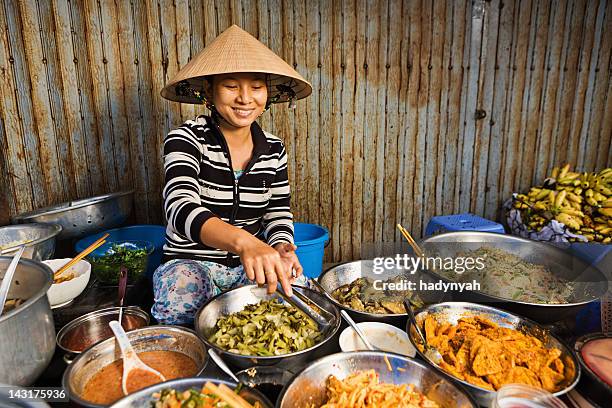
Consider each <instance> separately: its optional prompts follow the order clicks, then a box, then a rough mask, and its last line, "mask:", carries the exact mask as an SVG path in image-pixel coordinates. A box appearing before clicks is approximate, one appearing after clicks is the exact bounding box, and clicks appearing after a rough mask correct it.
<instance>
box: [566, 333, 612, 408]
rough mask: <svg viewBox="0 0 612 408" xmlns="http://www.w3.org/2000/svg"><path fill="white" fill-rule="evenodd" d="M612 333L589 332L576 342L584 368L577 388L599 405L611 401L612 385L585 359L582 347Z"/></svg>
mask: <svg viewBox="0 0 612 408" xmlns="http://www.w3.org/2000/svg"><path fill="white" fill-rule="evenodd" d="M611 337H612V333H589V334H585V335H584V336H581V337H579V338H578V340H576V342H575V343H574V351H575V352H576V355H577V356H578V361H579V362H580V367H581V368H582V373H583V376H582V379H581V380H580V382H579V383H578V387H577V390H578V392H580V394H581V395H583V396H585V397H586V398H588V399H589V401H593V402H594V403H595V404H597V405H599V406H602V407H603V406H605V405H606V404H608V403H609V402H610V396H611V395H612V386H610V385H608V384H607V383H606V382H605V381H603V380H602V379H601V378H600V377H599V376H598V375H597V374H595V372H593V370H591V369H590V368H589V366H588V365H587V364H586V362H585V361H584V358H583V357H582V347H583V346H584V345H585V344H586V343H588V342H589V341H591V340H597V339H609V338H611Z"/></svg>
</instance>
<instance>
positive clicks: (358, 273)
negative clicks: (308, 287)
mask: <svg viewBox="0 0 612 408" xmlns="http://www.w3.org/2000/svg"><path fill="white" fill-rule="evenodd" d="M398 275H399V276H402V277H403V279H406V280H411V281H414V282H417V283H418V281H419V280H420V279H422V280H424V281H428V282H430V281H432V278H431V276H429V275H427V274H424V273H419V272H417V273H415V274H414V275H410V274H407V273H406V271H404V270H400V269H398V270H387V269H386V270H385V274H384V275H382V274H377V273H375V272H374V261H373V260H361V261H353V262H347V263H343V264H340V265H336V266H334V267H332V268H330V269H328V270H326V271H325V272H323V273H322V274H321V276H319V279H318V281H319V283H320V284H321V286H322V287H323V289H325V296H326V297H327V299H328V300H329V301H330V302H332V303H333V304H334V305H336V306H337V307H339V308H340V309H344V310H346V311H347V313H348V314H349V315H350V316H351V317H352V318H353V320H355V321H356V322H373V321H374V322H383V323H388V324H391V325H393V326H396V327H400V328H402V329H403V328H404V327H405V326H406V322H407V321H408V315H407V314H406V313H401V314H391V313H389V314H376V313H368V312H361V311H359V310H355V309H352V308H350V307H348V306H345V305H343V304H341V303H340V302H338V301H337V300H336V299H335V298H334V297H333V296H332V295H331V294H332V292H333V291H334V290H336V289H338V288H339V287H340V286H342V285H347V284H349V283H351V282H353V281H355V280H356V279H359V278H369V279H372V280H378V279H382V280H385V279H388V278H392V277H395V276H398ZM415 293H416V294H418V295H419V297H421V299H423V301H424V302H425V303H426V304H429V303H438V302H441V301H442V300H443V299H442V297H443V294H439V293H437V292H433V291H430V292H420V291H418V290H417V291H415Z"/></svg>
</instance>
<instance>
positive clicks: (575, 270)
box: [420, 231, 608, 324]
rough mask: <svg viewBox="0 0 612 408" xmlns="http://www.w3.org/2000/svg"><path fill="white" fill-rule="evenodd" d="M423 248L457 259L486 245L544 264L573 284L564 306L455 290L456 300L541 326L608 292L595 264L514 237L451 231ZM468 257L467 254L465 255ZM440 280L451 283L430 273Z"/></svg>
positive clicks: (428, 252) (567, 314) (603, 277)
mask: <svg viewBox="0 0 612 408" xmlns="http://www.w3.org/2000/svg"><path fill="white" fill-rule="evenodd" d="M420 245H421V248H422V249H423V251H424V252H425V253H426V254H428V255H430V254H436V255H437V256H440V257H442V258H446V257H450V258H456V257H458V256H461V255H460V254H461V253H465V252H468V251H472V250H475V249H478V248H480V247H483V246H489V247H494V248H499V249H501V250H504V251H506V252H509V253H511V254H513V255H515V256H517V257H519V258H521V259H523V260H525V261H527V262H531V263H534V264H539V265H544V266H545V267H547V268H548V269H549V270H550V272H551V273H552V274H554V275H555V276H558V277H560V278H562V279H565V280H567V281H570V282H573V284H574V288H573V293H572V299H571V300H570V302H568V303H563V304H547V303H532V302H524V301H518V300H513V299H511V298H503V297H498V296H494V295H492V294H489V293H485V292H482V291H468V290H465V291H463V292H458V291H455V292H453V294H452V297H453V300H457V301H468V302H474V303H484V304H489V305H491V306H494V307H500V308H502V309H507V310H510V311H512V312H514V313H516V314H518V315H520V316H525V317H527V318H529V319H533V320H535V321H536V322H538V323H543V324H549V323H555V322H558V321H561V320H564V319H565V318H567V317H570V316H572V315H575V314H576V313H578V311H580V309H582V308H584V307H585V306H586V305H587V304H589V303H591V302H595V301H597V300H598V299H600V298H601V297H602V296H603V295H604V294H605V293H606V292H607V290H608V280H607V279H606V277H605V276H604V274H603V273H602V272H601V271H600V270H599V269H597V268H596V267H595V266H593V265H589V264H588V263H586V262H584V261H582V260H581V259H580V258H578V257H577V256H574V255H572V254H571V253H570V252H569V251H564V250H562V249H560V248H557V247H556V246H553V245H550V244H546V243H544V242H538V241H532V240H529V239H524V238H520V237H516V236H512V235H505V234H494V233H490V232H476V231H462V232H449V233H445V234H439V235H435V236H432V237H428V238H426V239H424V240H422V241H421V244H420ZM463 256H465V255H463ZM428 273H431V274H432V275H433V276H435V277H436V279H440V280H442V281H445V282H451V280H449V279H448V278H447V277H445V276H442V275H440V274H438V273H436V272H433V271H428Z"/></svg>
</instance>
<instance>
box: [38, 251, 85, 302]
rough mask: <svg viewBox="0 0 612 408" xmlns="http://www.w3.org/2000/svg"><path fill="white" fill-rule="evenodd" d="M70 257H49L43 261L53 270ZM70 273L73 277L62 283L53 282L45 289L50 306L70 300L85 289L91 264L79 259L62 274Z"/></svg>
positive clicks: (62, 264)
mask: <svg viewBox="0 0 612 408" xmlns="http://www.w3.org/2000/svg"><path fill="white" fill-rule="evenodd" d="M71 259H72V258H64V259H49V260H47V261H43V263H44V264H46V265H47V266H49V268H51V270H52V271H53V272H55V271H57V270H58V269H59V268H61V267H62V266H64V265H65V264H66V263H67V262H68V261H70V260H71ZM70 273H73V274H74V278H72V279H70V280H69V281H64V282H62V283H54V284H53V285H51V287H50V288H49V290H48V291H47V297H48V298H49V303H50V304H51V307H54V306H59V305H62V304H64V303H67V302H70V301H71V300H72V299H74V298H76V297H77V296H79V295H80V294H81V293H82V292H83V290H85V287H86V286H87V283H88V282H89V277H90V276H91V264H90V263H89V262H87V261H85V260H81V261H79V262H77V263H76V264H75V265H73V266H72V267H71V268H70V269H68V270H67V271H66V272H64V273H63V274H62V276H65V275H67V274H70Z"/></svg>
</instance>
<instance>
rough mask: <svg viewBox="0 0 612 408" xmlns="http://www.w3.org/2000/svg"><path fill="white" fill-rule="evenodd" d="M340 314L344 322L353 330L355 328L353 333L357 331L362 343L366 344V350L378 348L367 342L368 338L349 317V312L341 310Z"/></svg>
mask: <svg viewBox="0 0 612 408" xmlns="http://www.w3.org/2000/svg"><path fill="white" fill-rule="evenodd" d="M340 315H342V317H343V318H344V320H346V322H347V323H348V324H349V326H351V327H352V328H353V330H355V333H357V335H358V336H359V338H360V339H361V341H363V344H365V345H366V347H367V348H368V350H372V351H376V350H378V348H376V347H374V346H373V345H372V343H370V342H369V340H368V338H367V337H366V335H365V333H364V332H363V330H361V327H359V326H357V323H355V321H353V319H351V316H349V314H348V313H346V310H341V311H340Z"/></svg>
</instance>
